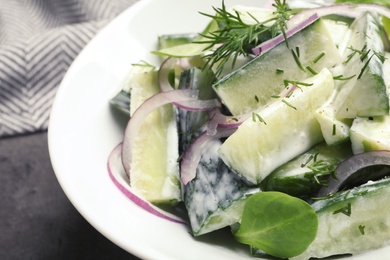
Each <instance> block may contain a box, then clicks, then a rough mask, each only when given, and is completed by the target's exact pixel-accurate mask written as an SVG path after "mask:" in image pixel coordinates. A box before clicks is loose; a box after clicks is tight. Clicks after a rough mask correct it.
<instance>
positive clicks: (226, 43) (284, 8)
mask: <svg viewBox="0 0 390 260" xmlns="http://www.w3.org/2000/svg"><path fill="white" fill-rule="evenodd" d="M272 5H273V7H275V11H274V12H273V14H274V16H273V17H272V18H270V19H268V20H266V21H263V22H259V21H258V20H257V19H256V18H255V17H254V16H253V15H251V14H250V13H248V15H249V16H250V17H251V18H252V19H253V22H254V23H253V24H247V23H245V22H244V21H243V20H242V19H241V16H240V14H239V12H237V11H235V12H234V13H231V12H229V11H227V10H226V6H225V3H224V1H222V7H221V8H216V7H213V9H214V11H215V13H216V14H215V15H210V14H205V13H201V14H203V15H205V16H207V17H210V18H212V19H213V20H214V21H215V22H217V23H218V25H219V27H220V29H218V30H216V31H213V32H208V33H205V34H201V36H202V37H203V39H202V40H201V41H198V42H197V43H202V44H208V46H207V47H206V48H205V50H212V52H211V53H210V54H208V55H206V56H205V58H206V66H209V67H214V65H216V74H217V75H219V74H220V73H221V72H222V70H223V68H224V66H225V65H226V63H227V61H228V60H230V59H231V58H232V60H231V62H232V67H234V65H235V63H236V61H237V58H238V57H239V56H240V55H242V56H248V55H249V53H250V51H249V50H250V49H252V48H253V47H255V46H257V45H258V44H259V43H260V41H261V36H262V35H263V34H265V33H269V34H270V35H271V37H272V38H273V37H275V36H276V35H278V34H280V33H282V34H283V35H284V38H285V39H287V37H286V29H287V24H286V22H287V21H288V20H289V19H290V16H291V12H292V11H291V9H290V8H289V7H288V5H287V4H286V0H275V3H274V4H272ZM270 22H272V25H270V26H268V25H266V24H269V23H270ZM286 44H288V43H287V41H286ZM214 49H215V50H214Z"/></svg>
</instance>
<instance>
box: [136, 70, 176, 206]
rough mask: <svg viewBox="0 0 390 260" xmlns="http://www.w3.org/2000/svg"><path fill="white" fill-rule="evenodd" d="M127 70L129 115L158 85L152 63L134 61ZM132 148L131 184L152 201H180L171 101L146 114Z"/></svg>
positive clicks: (157, 88)
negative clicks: (129, 84)
mask: <svg viewBox="0 0 390 260" xmlns="http://www.w3.org/2000/svg"><path fill="white" fill-rule="evenodd" d="M130 73H131V82H132V84H131V89H130V93H131V102H130V103H131V105H130V113H131V115H132V114H133V113H134V111H135V110H136V109H137V108H138V107H139V106H140V105H141V104H142V103H143V102H144V101H145V100H146V99H147V98H149V97H151V96H152V95H154V94H156V93H158V92H159V91H160V89H159V86H158V83H157V70H156V68H154V67H153V66H151V65H148V64H143V65H135V66H133V68H132V71H131V72H130ZM133 149H134V153H133V158H132V162H131V167H130V168H131V172H130V173H129V176H130V185H131V187H132V188H133V189H134V190H135V191H137V192H138V193H139V194H141V195H142V196H143V197H144V198H145V199H146V200H148V201H149V202H151V203H155V204H175V203H177V202H178V201H180V200H181V192H180V180H179V166H178V163H177V158H178V154H179V152H178V136H177V126H176V113H175V111H174V108H173V107H172V105H165V106H163V107H161V108H159V109H156V110H154V111H153V112H152V113H150V114H149V115H148V116H147V117H146V118H145V120H144V121H143V123H142V125H141V127H140V129H139V132H138V134H137V137H136V140H135V142H134V147H133ZM150 158H153V160H150ZM145 162H147V163H145Z"/></svg>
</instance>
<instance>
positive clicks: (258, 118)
mask: <svg viewBox="0 0 390 260" xmlns="http://www.w3.org/2000/svg"><path fill="white" fill-rule="evenodd" d="M252 120H253V122H262V123H264V124H265V125H266V124H267V123H266V122H265V121H264V119H263V118H262V117H261V116H260V115H259V114H257V113H255V112H252Z"/></svg>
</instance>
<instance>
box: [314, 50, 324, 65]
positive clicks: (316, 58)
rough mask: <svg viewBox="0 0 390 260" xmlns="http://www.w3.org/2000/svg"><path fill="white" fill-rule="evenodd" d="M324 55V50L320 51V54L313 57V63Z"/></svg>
mask: <svg viewBox="0 0 390 260" xmlns="http://www.w3.org/2000/svg"><path fill="white" fill-rule="evenodd" d="M324 56H325V52H321V53H320V55H318V56H317V57H315V58H314V60H313V63H317V62H318V61H319V60H320V59H321V58H322V57H324Z"/></svg>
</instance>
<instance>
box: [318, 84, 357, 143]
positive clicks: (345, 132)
mask: <svg viewBox="0 0 390 260" xmlns="http://www.w3.org/2000/svg"><path fill="white" fill-rule="evenodd" d="M336 93H337V90H335V91H334V93H333V94H336ZM334 96H335V95H332V97H331V98H330V99H329V100H328V101H327V102H326V103H325V104H324V105H323V106H321V107H320V108H318V109H317V110H316V111H315V114H314V116H315V117H316V119H317V121H318V123H319V124H320V126H321V132H322V135H323V137H324V140H325V142H326V143H327V144H328V145H337V144H340V143H343V142H346V141H347V140H349V130H350V127H351V125H352V119H348V118H347V119H338V118H336V114H335V109H334Z"/></svg>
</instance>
